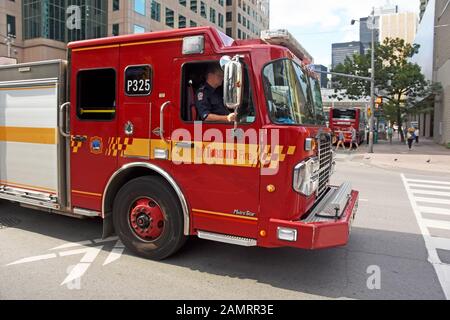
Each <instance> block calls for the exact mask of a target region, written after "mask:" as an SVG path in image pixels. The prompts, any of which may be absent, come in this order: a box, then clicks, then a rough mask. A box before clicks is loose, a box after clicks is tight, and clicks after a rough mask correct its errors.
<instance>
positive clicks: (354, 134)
mask: <svg viewBox="0 0 450 320" xmlns="http://www.w3.org/2000/svg"><path fill="white" fill-rule="evenodd" d="M351 130H352V145H351V146H350V149H353V146H356V147H355V150H358V148H359V144H358V134H357V132H356V129H355V128H354V127H352V129H351Z"/></svg>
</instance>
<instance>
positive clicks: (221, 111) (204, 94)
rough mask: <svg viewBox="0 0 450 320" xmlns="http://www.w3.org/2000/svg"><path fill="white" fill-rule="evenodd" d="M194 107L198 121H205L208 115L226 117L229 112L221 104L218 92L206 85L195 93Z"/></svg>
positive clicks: (221, 99)
mask: <svg viewBox="0 0 450 320" xmlns="http://www.w3.org/2000/svg"><path fill="white" fill-rule="evenodd" d="M196 107H197V111H198V114H199V116H200V119H201V120H202V121H205V120H206V118H208V116H209V115H210V114H216V115H219V116H227V115H229V114H230V111H228V109H227V108H226V107H225V106H224V104H223V96H222V94H221V93H220V90H217V89H214V88H213V87H211V86H210V85H209V84H208V83H205V84H203V85H202V86H201V87H200V89H198V91H197V102H196Z"/></svg>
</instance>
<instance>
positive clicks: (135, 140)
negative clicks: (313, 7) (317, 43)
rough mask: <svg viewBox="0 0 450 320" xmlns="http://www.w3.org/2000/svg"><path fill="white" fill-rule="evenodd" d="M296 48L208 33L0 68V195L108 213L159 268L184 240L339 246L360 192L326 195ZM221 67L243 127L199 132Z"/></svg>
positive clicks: (311, 92) (315, 125)
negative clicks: (210, 81)
mask: <svg viewBox="0 0 450 320" xmlns="http://www.w3.org/2000/svg"><path fill="white" fill-rule="evenodd" d="M274 38H276V37H274ZM288 47H289V44H287V45H285V46H281V45H275V44H272V43H271V38H270V37H269V38H267V39H264V41H263V40H250V41H235V40H233V39H231V38H229V37H227V36H226V35H224V34H222V33H221V32H219V31H217V30H216V29H213V28H209V27H201V28H191V29H183V30H170V31H162V32H154V33H147V34H139V35H127V36H119V37H113V38H103V39H95V40H87V41H81V42H74V43H70V44H69V45H68V61H67V62H66V61H59V60H58V61H43V62H36V63H30V64H21V65H15V66H5V67H0V112H1V117H0V122H1V123H0V127H1V128H0V133H1V134H0V145H1V146H2V152H1V153H0V157H1V161H2V166H1V168H0V180H1V182H0V198H2V199H6V200H10V201H13V202H17V203H20V204H21V205H22V206H27V207H30V208H35V209H40V210H46V211H48V212H51V213H56V214H63V215H69V216H73V217H100V218H102V219H103V236H104V237H107V236H110V235H111V234H113V233H116V234H117V235H118V236H119V237H120V239H121V240H122V242H123V243H124V244H125V245H126V247H127V248H129V249H130V250H131V251H133V252H134V253H136V254H138V255H140V256H143V257H146V258H151V259H163V258H166V257H168V256H170V255H171V254H173V253H175V252H176V251H177V250H178V249H179V248H181V246H182V245H183V244H184V242H185V240H186V239H187V237H188V236H198V237H199V238H202V239H208V240H213V241H219V242H224V243H231V244H236V245H242V246H260V247H266V248H275V247H295V248H304V249H321V248H329V247H335V246H342V245H345V244H346V243H347V242H348V239H349V233H350V226H351V223H352V221H353V219H354V217H355V214H356V210H357V207H358V205H357V204H358V192H357V191H354V190H352V188H351V185H350V183H343V184H342V185H341V186H337V187H335V186H331V185H329V182H330V176H331V174H332V171H333V167H334V159H333V152H332V148H331V144H332V142H331V134H330V131H329V130H328V129H327V128H326V127H325V126H324V119H323V114H322V113H321V112H322V111H321V100H320V99H319V98H320V89H318V86H317V85H315V80H314V79H313V78H311V76H310V73H308V71H307V68H306V66H305V61H306V60H307V59H306V57H304V56H302V54H301V52H300V51H299V52H295V48H292V50H289V49H288ZM293 52H294V53H293ZM219 63H220V64H221V66H222V67H223V68H224V74H225V80H224V85H223V87H224V89H223V91H224V103H225V105H226V106H227V107H229V108H230V109H234V110H236V112H237V120H236V122H235V123H208V122H201V121H199V118H198V116H197V112H196V109H195V98H196V97H195V94H193V93H195V92H196V90H197V89H198V88H199V87H200V85H201V84H202V82H203V81H204V75H205V72H206V70H208V69H209V67H210V66H211V64H219ZM317 90H319V92H317Z"/></svg>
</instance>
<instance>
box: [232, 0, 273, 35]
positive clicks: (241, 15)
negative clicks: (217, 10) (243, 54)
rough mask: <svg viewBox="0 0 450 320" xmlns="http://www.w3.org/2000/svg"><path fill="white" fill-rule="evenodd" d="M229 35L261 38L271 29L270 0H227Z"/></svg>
mask: <svg viewBox="0 0 450 320" xmlns="http://www.w3.org/2000/svg"><path fill="white" fill-rule="evenodd" d="M226 3H227V29H226V33H227V35H228V36H230V37H232V38H235V39H248V38H259V36H260V34H261V31H262V30H267V29H269V13H270V12H269V6H270V3H269V0H247V1H246V0H226Z"/></svg>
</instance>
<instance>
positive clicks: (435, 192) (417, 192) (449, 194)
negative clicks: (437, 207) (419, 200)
mask: <svg viewBox="0 0 450 320" xmlns="http://www.w3.org/2000/svg"><path fill="white" fill-rule="evenodd" d="M412 192H413V193H414V194H426V195H432V196H441V197H450V192H440V191H429V190H416V189H414V190H412Z"/></svg>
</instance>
